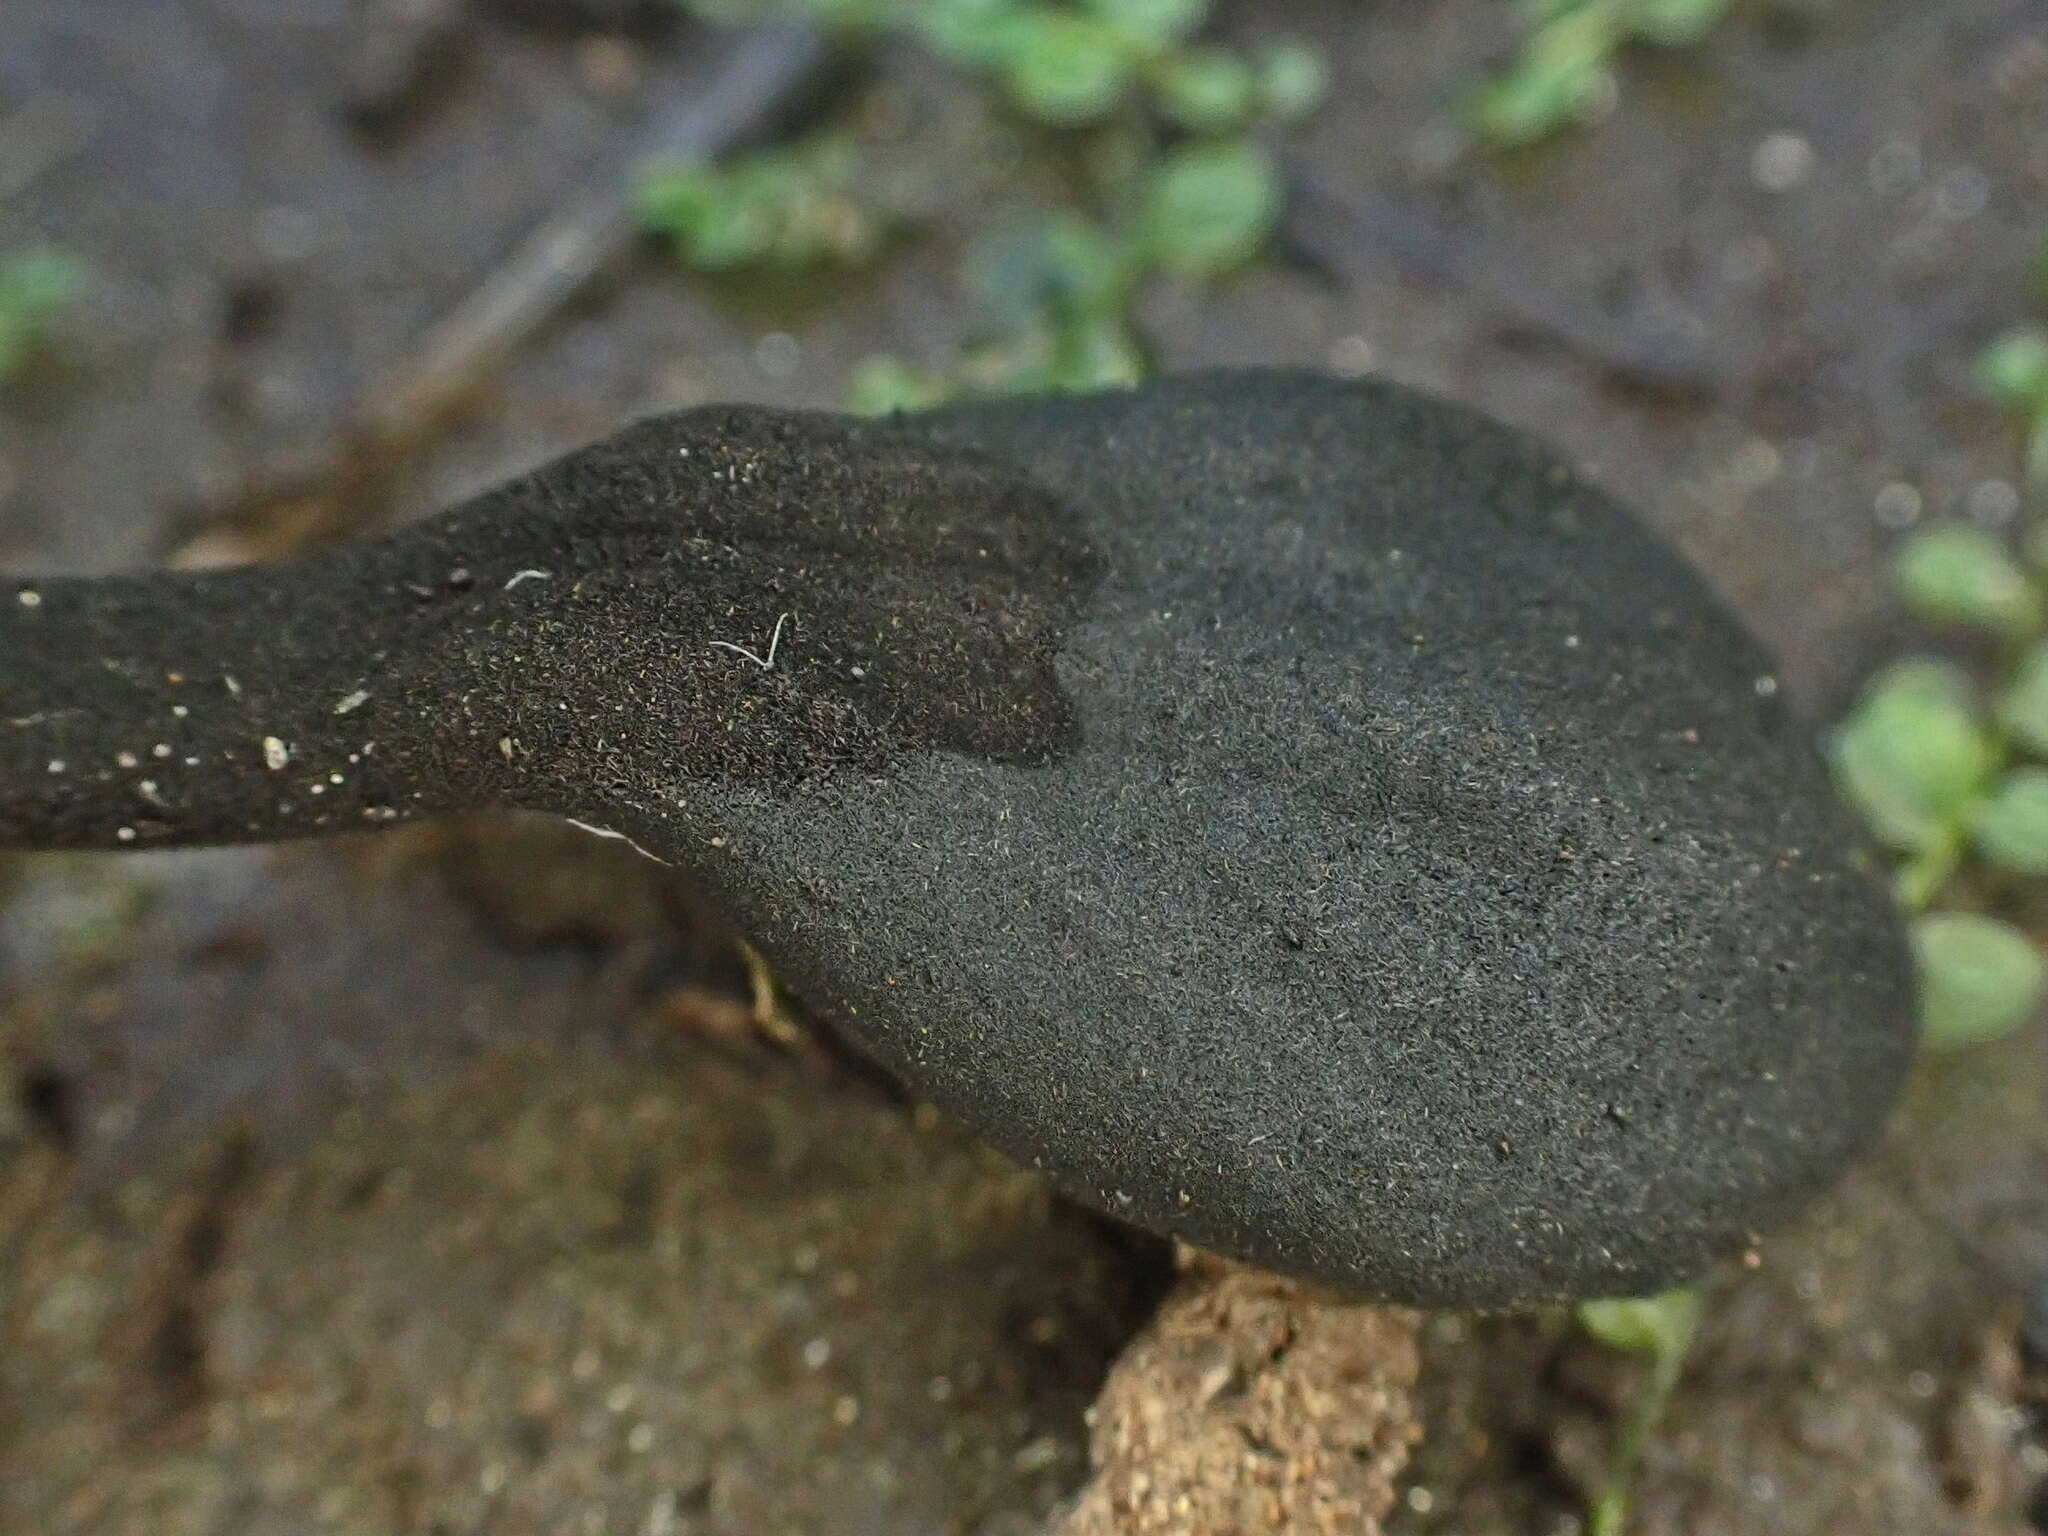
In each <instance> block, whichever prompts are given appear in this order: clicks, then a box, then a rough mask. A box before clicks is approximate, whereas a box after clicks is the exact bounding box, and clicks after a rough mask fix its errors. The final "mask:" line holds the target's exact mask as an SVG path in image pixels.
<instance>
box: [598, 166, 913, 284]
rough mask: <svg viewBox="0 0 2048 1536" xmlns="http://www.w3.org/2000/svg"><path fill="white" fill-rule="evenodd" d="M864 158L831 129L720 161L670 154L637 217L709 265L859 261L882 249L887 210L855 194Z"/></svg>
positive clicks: (643, 195) (649, 183) (704, 267)
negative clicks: (674, 157) (679, 158)
mask: <svg viewBox="0 0 2048 1536" xmlns="http://www.w3.org/2000/svg"><path fill="white" fill-rule="evenodd" d="M859 176H860V160H859V156H858V155H857V154H856V153H855V151H854V148H853V146H852V145H851V144H849V143H847V142H846V141H845V140H844V139H842V138H839V137H837V136H835V135H831V134H825V135H820V136H819V137H817V138H814V139H809V140H805V141H803V142H801V143H797V144H789V145H777V146H775V147H773V148H769V149H759V150H754V151H751V152H750V153H747V154H742V155H735V156H733V157H731V158H730V159H727V160H725V161H723V162H721V163H719V164H717V165H706V164H702V163H698V162H694V161H671V162H669V163H667V164H662V165H657V166H654V167H653V168H651V169H650V170H648V171H647V172H645V173H644V174H643V175H642V177H641V179H640V183H639V185H638V187H637V188H636V189H635V198H636V201H637V203H638V206H639V209H640V220H641V222H642V223H643V224H644V225H645V226H646V227H647V228H649V229H651V230H654V231H656V232H658V233H660V234H663V235H666V236H668V237H669V239H670V240H672V241H673V242H674V245H675V250H676V254H677V256H679V257H680V258H681V259H682V260H683V262H684V263H685V264H687V265H689V266H692V267H696V268H698V269H699V270H700V271H706V272H729V271H733V270H735V269H737V268H741V267H754V268H765V269H768V270H772V271H778V272H804V271H809V270H810V269H812V268H814V267H819V266H824V265H841V266H858V265H861V264H863V263H865V262H867V261H869V260H871V259H872V258H873V257H874V256H875V255H876V253H877V252H878V251H879V250H880V249H881V246H882V242H883V240H884V238H885V237H886V235H887V232H888V227H889V223H890V219H889V215H888V214H887V212H886V211H884V210H882V209H880V208H878V207H876V206H875V205H873V204H871V203H868V202H866V201H864V200H863V199H862V198H861V197H860V196H859V194H858V192H857V188H858V186H859Z"/></svg>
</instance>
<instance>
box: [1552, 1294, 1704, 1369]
mask: <svg viewBox="0 0 2048 1536" xmlns="http://www.w3.org/2000/svg"><path fill="white" fill-rule="evenodd" d="M1578 1319H1579V1326H1580V1327H1581V1328H1583V1329H1585V1330H1586V1332H1588V1333H1589V1334H1591V1335H1592V1336H1593V1337H1594V1338H1596V1339H1598V1340H1599V1341H1600V1342H1601V1343H1602V1344H1605V1345H1606V1346H1607V1347H1608V1348H1609V1349H1621V1350H1627V1351H1628V1352H1629V1353H1631V1354H1642V1355H1650V1356H1653V1357H1655V1358H1657V1359H1670V1358H1672V1357H1674V1356H1680V1355H1683V1354H1684V1353H1685V1350H1686V1348H1687V1346H1688V1345H1689V1344H1690V1343H1691V1342H1692V1335H1693V1330H1694V1329H1695V1328H1697V1327H1698V1326H1699V1321H1700V1295H1699V1292H1698V1291H1694V1290H1678V1291H1665V1292H1664V1293H1662V1294H1661V1295H1657V1296H1633V1297H1626V1298H1622V1299H1618V1300H1611V1301H1586V1302H1581V1303H1580V1304H1579V1308H1578Z"/></svg>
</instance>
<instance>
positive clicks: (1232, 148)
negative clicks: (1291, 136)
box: [1139, 139, 1285, 277]
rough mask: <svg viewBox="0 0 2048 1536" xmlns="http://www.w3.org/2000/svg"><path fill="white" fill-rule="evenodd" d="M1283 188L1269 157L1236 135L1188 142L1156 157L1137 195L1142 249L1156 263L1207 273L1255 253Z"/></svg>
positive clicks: (1267, 234) (1275, 217)
mask: <svg viewBox="0 0 2048 1536" xmlns="http://www.w3.org/2000/svg"><path fill="white" fill-rule="evenodd" d="M1284 197H1285V194H1284V192H1283V190H1282V186H1281V181H1280V171H1279V167H1277V166H1276V165H1275V164H1274V163H1273V160H1272V157H1271V156H1270V155H1268V154H1266V152H1265V151H1264V150H1262V149H1260V148H1259V147H1258V146H1257V145H1256V144H1253V143H1250V142H1249V141H1247V140H1242V139H1229V140H1223V141H1220V142H1215V143H1203V144H1191V145H1187V146H1184V147H1182V148H1180V149H1177V150H1174V151H1172V152H1171V153H1169V154H1167V155H1164V156H1162V157H1161V158H1160V161H1159V163H1158V164H1157V165H1156V166H1155V167H1154V169H1153V171H1152V173H1151V175H1150V176H1149V177H1148V178H1147V180H1146V182H1145V185H1144V188H1143V190H1142V192H1141V194H1140V199H1139V208H1140V212H1139V228H1140V230H1141V232H1142V233H1141V240H1142V243H1143V246H1144V248H1145V250H1146V251H1147V252H1148V253H1149V254H1150V255H1151V257H1152V259H1153V260H1154V261H1156V262H1157V263H1158V264H1159V265H1160V266H1161V267H1164V268H1165V269H1166V270H1167V271H1169V272H1177V273H1180V274H1182V275H1183V276H1191V277H1206V276H1211V275H1214V274H1216V273H1220V272H1228V271H1230V270H1231V269H1233V268H1235V267H1241V266H1243V265H1244V264H1245V263H1246V262H1248V261H1250V260H1251V259H1252V258H1253V257H1254V256H1256V255H1258V253H1259V251H1260V249H1261V248H1262V247H1263V246H1264V245H1265V243H1266V241H1267V240H1268V239H1270V238H1271V236H1272V233H1273V229H1274V227H1275V226H1276V225H1277V224H1278V223H1279V221H1280V210H1281V207H1282V204H1283V202H1284Z"/></svg>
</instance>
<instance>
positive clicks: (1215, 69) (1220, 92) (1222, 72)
mask: <svg viewBox="0 0 2048 1536" xmlns="http://www.w3.org/2000/svg"><path fill="white" fill-rule="evenodd" d="M1257 88H1258V82H1257V80H1256V79H1255V78H1254V77H1253V75H1252V67H1251V65H1249V64H1247V63H1246V62H1245V61H1244V60H1243V59H1241V58H1239V57H1238V56H1237V55H1236V54H1235V53H1232V52H1231V51H1230V50H1229V49H1228V48H1214V47H1210V48H1186V49H1183V50H1181V51H1180V52H1178V53H1174V54H1170V55H1168V56H1167V57H1166V58H1164V59H1162V60H1161V61H1160V63H1159V67H1158V69H1157V70H1156V71H1155V72H1154V74H1153V77H1152V89H1153V91H1154V93H1155V94H1156V95H1157V97H1158V100H1159V109H1160V110H1161V111H1162V112H1164V113H1165V114H1166V115H1167V116H1168V117H1169V118H1171V119H1172V120H1173V121H1174V122H1176V123H1178V124H1180V125H1181V127H1183V128H1187V129H1189V130H1191V131H1193V132H1195V133H1221V132H1223V131H1225V130H1226V129H1231V128H1237V127H1241V126H1242V125H1243V123H1244V120H1245V119H1246V118H1247V117H1248V116H1250V114H1251V110H1252V104H1253V99H1254V95H1255V93H1256V91H1257Z"/></svg>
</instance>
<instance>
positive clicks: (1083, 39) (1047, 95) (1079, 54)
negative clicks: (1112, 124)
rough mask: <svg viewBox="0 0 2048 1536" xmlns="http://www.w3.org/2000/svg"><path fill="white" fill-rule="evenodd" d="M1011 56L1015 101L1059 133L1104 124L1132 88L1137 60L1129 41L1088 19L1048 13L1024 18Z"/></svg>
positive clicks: (1007, 73) (1008, 69) (1009, 77)
mask: <svg viewBox="0 0 2048 1536" xmlns="http://www.w3.org/2000/svg"><path fill="white" fill-rule="evenodd" d="M1005 50H1006V57H1005V59H1004V61H1003V62H1004V82H1005V84H1006V85H1007V87H1008V89H1009V92H1010V97H1011V99H1012V100H1014V101H1015V102H1016V103H1017V105H1018V106H1020V107H1022V108H1023V109H1024V110H1025V111H1026V112H1029V113H1030V114H1031V115H1032V116H1033V117H1036V118H1038V119H1040V120H1041V121H1043V122H1047V123H1051V124H1053V125H1055V126H1057V127H1078V126H1080V125H1081V124H1084V123H1093V122H1099V121H1101V120H1102V119H1103V118H1104V117H1107V116H1108V115H1109V114H1110V113H1111V112H1113V111H1115V110H1116V108H1117V106H1118V104H1119V103H1121V102H1122V101H1123V99H1124V94H1125V92H1126V91H1127V90H1128V89H1129V87H1130V83H1131V71H1132V66H1133V60H1132V58H1131V56H1130V54H1129V52H1128V51H1127V50H1126V48H1125V46H1124V41H1123V38H1122V37H1121V36H1120V35H1119V34H1118V32H1117V31H1116V30H1115V29H1114V28H1112V27H1109V26H1106V25H1104V24H1103V23H1101V22H1099V21H1095V20H1092V19H1090V18H1089V17H1086V16H1080V15H1075V14H1073V13H1071V12H1068V11H1055V10H1052V9H1050V8H1048V7H1037V8H1034V9H1032V10H1029V11H1026V12H1023V13H1020V15H1019V16H1018V18H1017V20H1016V21H1015V23H1013V24H1012V26H1011V28H1010V34H1009V39H1008V41H1007V42H1006V44H1005Z"/></svg>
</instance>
